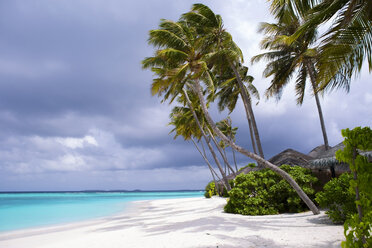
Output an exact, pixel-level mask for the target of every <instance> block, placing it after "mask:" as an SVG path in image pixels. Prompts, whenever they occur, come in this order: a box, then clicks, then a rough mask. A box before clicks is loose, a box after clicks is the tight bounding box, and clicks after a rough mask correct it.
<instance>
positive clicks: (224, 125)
mask: <svg viewBox="0 0 372 248" xmlns="http://www.w3.org/2000/svg"><path fill="white" fill-rule="evenodd" d="M216 125H217V128H218V129H219V130H221V132H222V133H223V134H224V135H225V136H226V137H228V138H229V139H231V140H234V141H235V135H236V131H237V130H238V128H237V127H232V121H231V118H230V116H228V117H227V118H226V119H223V120H222V121H219V122H217V123H216ZM219 145H220V147H222V148H223V150H224V152H225V148H226V146H227V144H225V143H224V142H223V141H222V140H221V141H220V144H219ZM231 152H232V154H233V159H234V165H235V171H236V172H237V171H238V165H237V164H236V156H235V150H234V149H232V148H231ZM225 154H226V153H225Z"/></svg>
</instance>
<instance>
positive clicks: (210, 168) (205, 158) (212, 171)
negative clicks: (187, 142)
mask: <svg viewBox="0 0 372 248" xmlns="http://www.w3.org/2000/svg"><path fill="white" fill-rule="evenodd" d="M191 141H192V143H193V144H194V146H195V147H196V149H197V150H198V152H199V153H200V155H201V156H202V157H203V159H204V161H205V162H206V163H207V165H208V168H209V171H210V172H211V174H212V178H213V182H214V185H215V188H216V190H217V193H218V195H220V192H219V188H218V185H217V182H216V177H217V178H218V179H219V180H221V179H220V178H219V177H218V174H217V173H216V172H215V171H214V169H213V167H212V165H211V164H210V163H209V160H208V159H207V157H205V156H204V154H203V153H202V151H201V150H200V149H199V147H198V145H197V144H196V142H195V140H194V138H193V137H191ZM215 175H216V176H215Z"/></svg>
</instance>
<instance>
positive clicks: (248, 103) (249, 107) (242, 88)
mask: <svg viewBox="0 0 372 248" xmlns="http://www.w3.org/2000/svg"><path fill="white" fill-rule="evenodd" d="M229 64H230V67H231V69H232V70H233V71H234V74H235V77H236V81H237V82H238V85H239V88H240V95H241V96H242V100H243V103H244V108H245V111H246V114H247V118H248V123H249V120H251V123H252V128H253V132H254V137H255V139H256V145H257V149H258V155H260V157H262V158H264V154H263V150H262V145H261V140H260V135H259V133H258V129H257V123H256V119H255V117H254V114H253V109H252V104H251V101H250V99H249V96H248V94H247V92H246V89H245V86H244V84H243V81H242V79H241V78H240V74H239V72H238V70H237V69H236V67H235V66H234V64H233V63H232V62H231V61H229ZM252 145H253V144H252ZM253 151H254V149H253Z"/></svg>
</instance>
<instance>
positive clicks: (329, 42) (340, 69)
mask: <svg viewBox="0 0 372 248" xmlns="http://www.w3.org/2000/svg"><path fill="white" fill-rule="evenodd" d="M292 2H297V1H295V0H293V1H292ZM308 2H312V5H314V4H316V5H315V6H314V7H313V8H312V9H311V10H309V11H308V15H307V18H306V22H305V23H304V24H303V25H302V26H301V27H300V28H299V29H298V30H297V32H296V33H295V34H293V35H292V38H291V41H294V40H296V39H298V38H299V37H301V36H303V35H304V34H305V33H306V30H308V29H313V28H314V27H317V26H319V25H321V24H323V23H325V22H328V21H330V20H331V19H333V22H332V24H331V26H330V28H329V29H328V31H327V32H325V33H324V34H323V35H322V37H321V38H322V40H321V44H320V49H319V51H320V53H319V54H320V56H319V61H318V64H317V67H318V71H319V73H318V78H317V81H318V83H319V84H320V87H319V90H324V89H327V88H330V89H333V88H345V89H346V90H347V91H348V90H349V88H350V82H351V77H352V75H354V74H356V75H357V74H359V73H360V71H361V68H362V65H363V63H364V62H365V61H367V63H368V67H369V71H370V72H371V71H372V46H371V44H372V1H370V0H333V1H328V0H318V1H310V0H309V1H308Z"/></svg>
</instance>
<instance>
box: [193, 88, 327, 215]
mask: <svg viewBox="0 0 372 248" xmlns="http://www.w3.org/2000/svg"><path fill="white" fill-rule="evenodd" d="M193 86H194V87H192V89H193V90H194V91H195V93H196V94H197V96H198V98H199V101H200V103H201V107H202V110H203V113H204V115H205V118H206V119H207V121H208V123H209V125H210V126H211V127H212V129H213V131H214V132H215V133H216V134H217V135H218V136H219V137H220V138H221V139H222V140H223V141H224V142H226V143H227V144H229V145H230V146H231V147H232V148H234V149H235V150H236V151H238V152H240V153H242V154H244V155H246V156H247V157H249V158H252V159H254V160H256V161H257V163H259V164H261V165H262V166H264V167H266V168H269V169H271V170H272V171H274V172H276V173H277V174H279V175H280V176H281V177H282V178H283V179H285V180H286V181H287V182H288V183H289V184H290V185H291V186H292V188H293V189H294V190H295V191H296V192H297V194H298V195H299V197H300V198H301V199H302V200H303V201H304V202H305V204H306V205H307V206H308V207H309V209H310V210H311V211H312V212H313V214H319V213H320V212H319V210H318V208H317V207H316V206H315V204H314V203H313V202H312V201H311V200H310V198H309V197H308V196H307V195H306V194H305V192H304V191H303V190H302V189H301V188H300V186H299V185H298V184H297V183H296V181H295V180H293V178H292V177H291V176H290V175H289V174H288V173H286V172H285V171H283V170H282V169H280V168H279V167H278V166H276V165H274V164H272V163H270V162H269V161H267V160H265V159H264V158H262V157H260V156H258V155H257V154H254V153H252V152H250V151H248V150H245V149H244V148H242V147H240V146H238V145H236V144H235V143H234V142H233V141H232V140H230V139H228V138H227V137H226V136H225V135H224V134H223V133H222V132H221V131H220V130H219V129H218V128H217V126H216V123H214V121H213V120H212V117H211V116H210V115H209V112H208V110H207V106H206V103H205V100H204V96H203V92H202V90H201V86H200V84H199V82H198V81H195V82H194V85H193Z"/></svg>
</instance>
